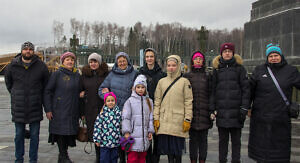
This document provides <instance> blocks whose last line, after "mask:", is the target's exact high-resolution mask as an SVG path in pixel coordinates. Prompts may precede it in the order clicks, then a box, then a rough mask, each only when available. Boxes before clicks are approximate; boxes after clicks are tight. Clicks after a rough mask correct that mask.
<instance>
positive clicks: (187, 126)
mask: <svg viewBox="0 0 300 163" xmlns="http://www.w3.org/2000/svg"><path fill="white" fill-rule="evenodd" d="M190 128H191V121H186V120H185V121H183V132H187V131H189V130H190Z"/></svg>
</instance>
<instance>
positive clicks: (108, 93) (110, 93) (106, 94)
mask: <svg viewBox="0 0 300 163" xmlns="http://www.w3.org/2000/svg"><path fill="white" fill-rule="evenodd" d="M108 96H113V97H114V98H115V101H116V102H117V96H116V95H115V94H114V92H107V93H105V95H104V103H105V101H106V98H107V97H108Z"/></svg>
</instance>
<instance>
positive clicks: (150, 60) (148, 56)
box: [145, 51, 155, 65]
mask: <svg viewBox="0 0 300 163" xmlns="http://www.w3.org/2000/svg"><path fill="white" fill-rule="evenodd" d="M145 57H146V58H145V60H146V63H147V65H153V64H154V61H155V58H154V53H153V52H152V51H147V52H146V54H145Z"/></svg>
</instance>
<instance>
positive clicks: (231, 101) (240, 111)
mask: <svg viewBox="0 0 300 163" xmlns="http://www.w3.org/2000/svg"><path fill="white" fill-rule="evenodd" d="M220 52H221V55H220V56H217V57H216V58H215V59H214V60H213V67H214V70H213V78H212V95H211V99H210V100H211V101H210V112H211V114H210V115H211V119H215V118H216V119H217V123H216V124H217V126H218V132H219V161H220V162H221V163H223V162H227V153H228V141H229V135H231V142H232V162H233V163H237V162H240V150H241V129H242V128H243V125H244V121H245V119H246V115H247V112H248V109H249V101H250V87H249V82H248V78H247V72H246V70H245V68H244V67H243V66H242V65H241V64H242V59H241V57H240V56H239V55H237V54H234V45H233V44H232V43H224V44H222V46H221V50H220Z"/></svg>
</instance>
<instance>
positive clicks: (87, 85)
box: [80, 62, 108, 141]
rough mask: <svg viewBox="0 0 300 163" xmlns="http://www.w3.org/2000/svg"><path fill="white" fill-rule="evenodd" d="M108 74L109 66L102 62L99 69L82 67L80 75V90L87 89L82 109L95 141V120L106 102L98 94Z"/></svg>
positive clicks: (90, 138)
mask: <svg viewBox="0 0 300 163" xmlns="http://www.w3.org/2000/svg"><path fill="white" fill-rule="evenodd" d="M107 75H108V66H107V64H106V63H104V62H102V63H101V64H100V66H99V68H98V69H97V70H92V69H91V68H90V66H89V65H86V66H84V67H83V68H82V75H81V77H80V90H81V91H85V97H84V99H83V100H82V102H83V106H81V110H82V112H83V115H84V116H85V119H86V124H87V130H88V138H89V141H93V140H92V137H93V130H94V122H95V120H96V118H97V115H98V114H99V112H100V108H102V106H103V104H104V102H103V100H102V99H101V98H100V97H99V96H98V88H99V87H100V85H101V84H102V82H103V81H104V79H105V77H106V76H107Z"/></svg>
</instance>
